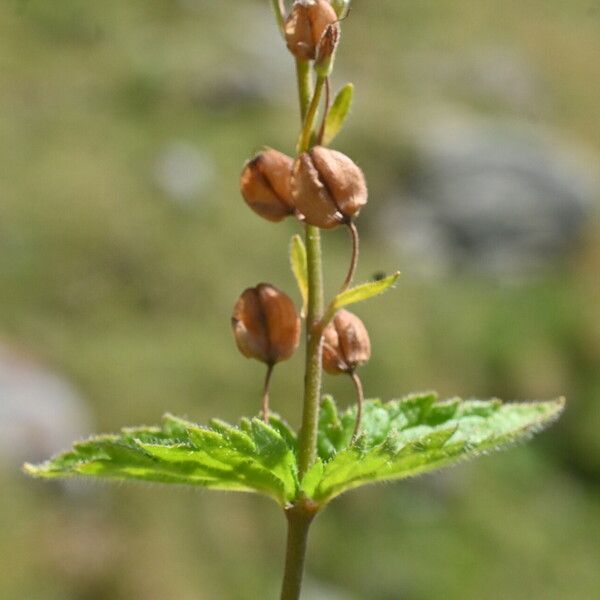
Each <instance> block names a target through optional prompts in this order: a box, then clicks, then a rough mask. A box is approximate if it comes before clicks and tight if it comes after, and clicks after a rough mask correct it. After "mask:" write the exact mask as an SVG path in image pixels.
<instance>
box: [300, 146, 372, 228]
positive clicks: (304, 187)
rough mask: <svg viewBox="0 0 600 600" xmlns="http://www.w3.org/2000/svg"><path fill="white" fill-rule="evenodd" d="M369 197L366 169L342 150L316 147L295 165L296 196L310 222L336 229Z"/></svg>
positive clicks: (317, 225)
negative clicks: (361, 167)
mask: <svg viewBox="0 0 600 600" xmlns="http://www.w3.org/2000/svg"><path fill="white" fill-rule="evenodd" d="M367 197H368V192H367V183H366V181H365V176H364V175H363V172H362V171H361V170H360V168H359V167H358V166H357V165H356V164H355V163H354V162H352V160H350V158H348V157H347V156H346V155H345V154H342V153H341V152H337V151H336V150H330V149H329V148H325V147H323V146H316V147H315V148H313V149H312V150H310V151H309V152H305V153H304V154H301V155H300V157H299V158H298V159H297V160H296V162H295V164H294V170H293V173H292V198H293V202H294V206H295V207H296V209H297V210H298V212H300V213H302V214H303V215H304V217H305V220H306V222H307V223H308V224H309V225H314V226H316V227H320V228H322V229H332V228H334V227H337V226H338V225H340V224H341V223H347V222H348V221H349V220H351V219H352V218H353V217H355V216H357V215H358V213H359V212H360V209H361V208H362V207H363V206H364V205H365V204H366V203H367Z"/></svg>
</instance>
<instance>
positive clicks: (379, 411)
mask: <svg viewBox="0 0 600 600" xmlns="http://www.w3.org/2000/svg"><path fill="white" fill-rule="evenodd" d="M436 400H437V397H436V396H435V394H432V393H427V394H413V395H411V396H407V397H406V398H403V399H401V400H395V401H392V402H388V403H386V404H382V403H381V402H380V401H377V400H371V401H368V402H367V403H365V407H364V416H363V423H362V427H361V436H360V437H359V439H358V440H357V441H356V443H355V444H354V445H353V446H350V447H346V448H344V449H342V450H341V451H340V450H339V448H335V444H334V442H333V440H332V436H331V431H332V429H333V431H336V430H340V429H342V428H343V429H344V430H346V428H348V426H349V425H352V424H353V423H354V420H355V418H356V417H355V415H356V412H355V409H354V408H352V409H350V410H348V411H346V413H345V414H344V415H342V416H341V417H339V416H338V415H337V409H335V405H333V406H332V400H329V401H328V402H327V404H326V405H324V411H323V412H324V413H325V414H326V415H327V416H326V417H324V418H323V419H322V421H321V423H320V431H319V434H320V439H321V440H327V441H328V442H329V445H327V446H324V447H323V449H322V451H321V452H320V455H321V456H323V454H327V453H328V454H329V459H328V460H325V461H324V467H323V475H322V479H321V481H320V482H319V483H318V484H317V485H316V486H315V485H314V481H313V480H312V479H311V481H310V484H311V488H312V487H314V492H313V496H312V497H313V499H314V500H316V501H317V502H321V503H327V502H329V501H330V500H332V499H333V498H335V497H336V496H338V495H339V494H341V493H343V492H345V491H347V490H350V489H353V488H356V487H358V486H361V485H367V484H370V483H375V482H378V481H389V480H395V479H404V478H407V477H413V476H415V475H418V474H421V473H427V472H429V471H433V470H435V469H438V468H440V467H444V466H447V465H449V464H452V463H455V462H457V461H460V460H464V459H467V458H471V457H474V456H478V455H480V454H482V453H485V452H488V451H490V450H493V449H497V448H500V447H503V446H506V445H507V444H510V443H512V442H515V441H517V440H519V439H524V438H527V437H528V436H530V435H532V434H533V433H535V432H537V431H539V430H541V429H542V428H543V427H545V426H546V425H548V424H549V423H551V422H552V421H553V420H555V419H556V418H557V417H558V416H559V415H560V412H561V411H562V409H563V407H564V400H562V399H561V400H556V401H549V402H526V403H509V404H502V403H501V402H499V401H498V400H491V401H479V400H470V401H461V400H458V399H456V398H455V399H452V400H448V401H445V402H437V401H436ZM344 421H346V425H345V426H342V422H344ZM332 449H333V450H332ZM323 450H327V451H328V452H324V451H323ZM313 477H314V474H313Z"/></svg>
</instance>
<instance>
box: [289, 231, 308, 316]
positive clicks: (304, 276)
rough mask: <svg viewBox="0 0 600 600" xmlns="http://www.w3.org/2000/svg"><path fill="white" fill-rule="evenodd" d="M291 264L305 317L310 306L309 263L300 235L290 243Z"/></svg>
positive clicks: (295, 236) (294, 237)
mask: <svg viewBox="0 0 600 600" xmlns="http://www.w3.org/2000/svg"><path fill="white" fill-rule="evenodd" d="M290 264H291V267H292V273H293V274H294V277H295V278H296V283H297V284H298V289H299V290H300V296H301V298H302V316H303V317H305V316H306V307H307V306H308V261H307V258H306V247H305V246H304V242H303V241H302V238H301V237H300V236H299V235H294V236H293V237H292V240H291V242H290Z"/></svg>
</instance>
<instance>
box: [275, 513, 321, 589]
mask: <svg viewBox="0 0 600 600" xmlns="http://www.w3.org/2000/svg"><path fill="white" fill-rule="evenodd" d="M285 515H286V517H287V521H288V539H287V549H286V554H285V575H284V578H283V584H282V586H281V600H298V599H299V598H300V590H301V588H302V576H303V573H304V562H305V559H306V543H307V540H308V531H309V529H310V524H311V523H312V521H313V519H314V518H315V515H316V509H315V508H314V507H313V506H312V505H311V504H310V503H309V502H299V503H297V504H295V505H293V506H291V507H290V508H288V509H287V510H286V511H285Z"/></svg>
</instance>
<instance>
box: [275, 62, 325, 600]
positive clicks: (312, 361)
mask: <svg viewBox="0 0 600 600" xmlns="http://www.w3.org/2000/svg"><path fill="white" fill-rule="evenodd" d="M296 66H297V74H298V87H299V95H300V112H301V115H302V123H303V125H304V127H303V131H305V130H306V126H307V124H310V125H309V126H310V131H309V134H308V136H307V138H306V139H307V140H308V141H307V142H306V147H302V148H299V150H300V151H301V152H303V151H305V150H308V148H309V146H310V141H311V139H312V122H314V116H313V118H312V120H311V119H309V117H308V112H309V106H310V105H315V106H318V98H317V100H316V101H315V96H317V95H319V96H320V93H321V92H320V91H319V92H317V91H315V93H314V96H313V94H312V80H311V77H310V63H309V62H308V61H301V60H297V61H296ZM321 88H322V84H321ZM311 98H312V102H311ZM311 121H312V122H311ZM306 259H307V267H308V306H307V315H306V370H305V375H304V404H303V410H302V426H301V428H300V432H299V435H298V476H299V478H300V479H302V477H303V476H304V475H305V474H306V472H307V471H308V469H310V467H311V466H312V465H313V463H314V462H315V458H316V453H317V431H318V425H319V401H320V397H321V378H322V373H323V367H322V365H321V355H322V351H323V345H322V329H321V327H320V326H316V325H319V323H320V320H321V318H322V314H323V267H322V258H321V233H320V231H319V229H318V228H317V227H313V226H311V225H307V226H306ZM318 509H319V507H318V505H315V504H314V503H311V502H310V501H309V500H307V499H306V498H299V499H298V500H296V502H294V504H292V505H291V506H290V507H289V508H287V509H286V516H287V520H288V541H287V552H286V560H285V573H284V577H283V585H282V588H281V600H298V599H299V598H300V589H301V587H302V576H303V573H304V561H305V557H306V542H307V539H308V531H309V528H310V524H311V523H312V520H313V518H314V516H315V515H316V513H317V511H318Z"/></svg>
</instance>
